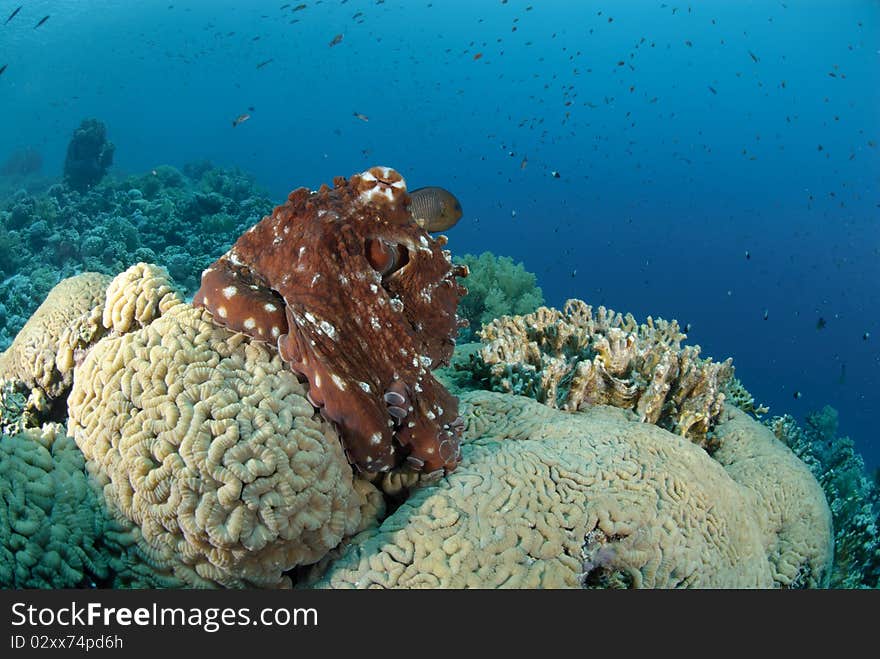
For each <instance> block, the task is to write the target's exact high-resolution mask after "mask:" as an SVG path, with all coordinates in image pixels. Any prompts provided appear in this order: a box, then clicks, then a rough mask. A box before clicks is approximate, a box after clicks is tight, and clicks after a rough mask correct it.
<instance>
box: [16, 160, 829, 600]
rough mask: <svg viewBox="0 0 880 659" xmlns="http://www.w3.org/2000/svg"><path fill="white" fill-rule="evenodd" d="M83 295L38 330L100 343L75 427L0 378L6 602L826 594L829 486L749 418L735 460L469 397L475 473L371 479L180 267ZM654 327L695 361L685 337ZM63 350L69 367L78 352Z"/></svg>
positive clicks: (725, 446)
mask: <svg viewBox="0 0 880 659" xmlns="http://www.w3.org/2000/svg"><path fill="white" fill-rule="evenodd" d="M381 174H382V176H381V177H377V178H382V177H385V176H386V173H384V172H382V173H381ZM389 178H390V177H389ZM397 189H399V188H397ZM361 192H363V190H362V191H361ZM359 194H360V193H359ZM367 194H368V195H376V194H378V195H383V197H384V198H385V199H389V197H388V196H387V195H388V194H390V195H391V198H392V199H393V196H394V191H393V190H392V191H391V192H390V193H388V192H383V189H382V188H380V189H379V191H378V192H373V193H367ZM369 203H372V202H371V201H370V202H369ZM345 231H346V230H344V229H343V230H342V233H345ZM419 242H420V241H419ZM386 247H387V245H386ZM377 253H378V255H379V256H381V255H382V254H383V253H384V252H383V251H382V250H379V251H378V252H377ZM377 253H374V254H373V256H372V257H371V258H373V259H376V258H378V257H377V255H376V254H377ZM431 254H432V257H433V254H434V252H433V250H432V251H431ZM400 256H402V255H401V253H398V257H400ZM407 258H408V257H407ZM424 258H426V259H427V258H429V257H428V254H427V253H425V254H424ZM444 260H445V255H444ZM408 262H412V261H408ZM416 262H418V261H416ZM353 276H356V275H353ZM74 283H76V284H77V285H76V286H75V287H74V288H69V287H70V286H71V284H70V283H69V282H68V283H65V282H62V283H61V284H59V287H60V289H61V290H62V291H76V293H75V294H73V293H71V294H70V301H71V304H76V305H78V307H77V309H76V311H77V313H72V312H71V313H68V314H61V315H56V313H61V309H58V310H56V311H53V313H45V312H43V313H40V314H39V315H35V321H34V322H35V326H38V327H40V328H42V330H41V331H42V332H44V333H45V334H46V336H49V337H61V336H68V337H70V336H74V335H75V336H77V337H79V338H78V339H77V340H76V341H73V340H72V339H70V338H68V339H64V340H61V339H58V338H52V339H51V340H49V341H48V343H49V344H51V345H52V346H59V345H60V346H65V348H64V350H65V351H66V350H68V349H69V350H70V353H69V354H68V353H67V352H65V353H64V354H66V355H67V356H66V357H65V358H64V359H62V360H61V361H62V362H63V364H64V367H63V368H62V369H60V370H58V369H56V371H57V374H56V375H55V376H54V377H53V378H51V379H50V380H49V382H50V383H51V384H52V386H53V387H57V389H51V390H52V391H53V392H54V393H57V396H58V397H57V398H56V399H54V400H55V402H56V403H59V404H60V403H61V402H63V403H64V405H63V406H60V405H58V404H56V405H54V406H53V409H52V416H53V418H57V419H58V420H64V421H65V423H66V426H65V425H62V424H60V423H56V422H46V421H45V419H44V418H42V417H41V416H40V415H39V414H32V413H31V411H30V408H29V404H30V401H31V398H32V397H33V396H34V392H43V389H41V388H40V386H42V385H40V379H39V377H37V375H34V374H33V373H31V369H28V368H25V369H24V370H19V368H18V366H15V373H14V374H13V373H10V372H8V371H7V370H0V379H4V381H3V382H2V383H0V411H2V413H0V426H2V429H3V435H2V438H0V451H2V455H0V457H2V459H0V486H2V487H3V488H4V489H3V490H2V492H3V501H4V503H5V506H4V507H2V508H0V554H2V555H0V558H2V561H0V585H2V586H4V587H23V586H36V587H48V586H54V587H59V586H91V585H95V586H111V587H126V586H133V587H181V586H185V587H289V586H297V587H303V588H305V587H310V586H317V587H388V588H412V587H444V588H459V587H479V588H511V587H519V588H525V587H560V588H562V587H565V588H568V587H571V588H583V587H643V588H647V587H815V586H824V585H826V584H827V583H828V575H829V573H830V565H831V547H832V544H831V543H832V535H831V516H830V512H829V510H828V505H827V504H826V502H825V499H824V497H823V494H822V490H821V488H820V486H819V484H818V483H817V482H816V480H815V479H814V478H813V476H812V475H811V474H810V472H809V469H808V468H807V467H806V466H805V465H804V464H803V463H802V462H800V461H799V460H798V459H797V458H796V457H795V455H794V454H793V453H792V452H791V451H790V450H789V449H788V448H786V447H785V446H784V445H783V444H782V443H781V442H779V441H778V440H777V439H776V438H775V437H774V436H773V434H772V433H771V431H770V430H769V429H767V428H765V427H763V426H761V425H760V424H758V423H757V422H756V421H754V420H753V419H751V418H750V417H748V415H747V414H745V413H744V412H742V411H741V410H739V409H737V408H736V407H734V406H730V407H729V408H727V409H724V410H723V411H722V412H720V413H719V414H718V415H717V416H716V417H714V420H713V422H714V423H715V427H714V429H713V434H714V436H716V437H717V438H718V440H719V441H718V444H719V445H720V448H718V449H717V450H716V451H714V453H711V454H710V453H709V452H707V451H705V450H703V449H701V448H700V447H699V446H697V445H695V444H694V443H693V442H692V441H689V439H687V438H684V437H681V436H679V435H677V434H673V433H671V432H669V431H667V430H664V429H663V428H661V427H658V426H657V425H652V424H648V423H642V422H641V421H640V415H639V414H638V406H637V405H634V406H632V407H631V409H618V408H614V407H610V406H606V405H602V404H598V403H596V404H591V405H587V406H583V407H582V409H580V410H572V411H562V410H556V409H552V408H551V407H549V406H547V405H543V404H540V403H538V402H536V401H534V400H531V399H529V398H526V397H522V396H515V395H511V394H509V393H496V392H487V391H463V390H461V393H460V395H461V396H462V405H461V416H462V422H461V425H460V426H459V427H458V428H456V430H461V431H462V433H463V434H462V442H463V443H462V446H461V451H460V453H461V456H462V462H461V463H460V464H458V465H457V468H456V469H455V470H450V471H449V472H448V473H447V474H446V475H445V478H439V479H438V478H436V477H433V478H432V477H431V475H430V474H429V473H427V472H425V471H424V470H418V469H413V468H411V467H410V466H409V465H408V464H404V465H401V466H399V467H396V468H394V469H392V470H390V471H386V472H382V471H377V472H368V473H366V474H358V473H357V472H356V470H355V469H354V468H353V466H352V465H351V464H349V462H348V460H347V459H346V456H345V451H344V443H343V442H344V437H341V436H340V433H339V432H337V427H336V425H335V424H334V423H333V422H331V421H328V420H325V419H324V418H323V417H322V415H321V414H319V412H318V411H317V410H316V409H315V406H314V405H313V403H312V402H311V400H310V399H312V398H313V394H312V385H311V383H310V382H308V381H307V380H306V379H305V378H301V377H299V376H298V374H297V373H296V372H294V371H293V370H291V368H290V367H289V364H288V362H287V361H286V359H285V358H284V354H283V350H282V351H279V350H278V348H277V347H276V346H275V345H273V343H272V342H271V341H264V340H258V339H256V338H254V337H252V336H250V335H248V334H247V333H245V332H236V331H233V330H231V329H228V328H225V327H221V326H220V325H218V324H217V323H216V322H215V321H216V316H213V315H212V314H211V313H210V312H209V311H208V310H206V309H200V308H194V307H193V306H191V305H190V304H188V303H187V302H185V301H184V300H183V299H182V296H181V294H180V293H178V290H177V286H176V284H175V282H174V281H173V280H172V278H171V277H170V275H169V274H168V272H167V271H166V270H165V269H164V268H161V267H159V266H156V265H151V264H147V263H137V264H135V265H134V266H132V267H131V268H129V269H128V270H126V271H124V272H121V273H120V274H118V275H117V276H116V277H115V278H114V279H113V280H112V281H110V282H109V284H108V283H107V281H106V279H105V278H103V277H93V276H92V277H88V278H86V279H82V280H75V282H74ZM377 287H378V284H377ZM251 290H253V289H251ZM55 295H56V292H53V293H52V294H51V295H50V298H53V299H55V298H54V297H53V296H55ZM233 297H234V296H233ZM441 299H442V298H441ZM578 309H580V311H579V313H580V317H581V319H582V320H583V319H585V318H592V316H590V315H589V314H588V313H587V311H586V310H585V309H584V308H583V307H578ZM303 313H305V312H303ZM538 313H539V314H540V313H543V314H547V313H548V311H547V310H544V311H539V312H538ZM41 319H42V320H41ZM84 319H87V320H88V322H85V320H84ZM284 320H288V318H287V317H285V319H284ZM586 322H587V321H583V322H582V324H586ZM595 324H596V325H597V326H603V327H604V330H603V332H604V334H602V333H600V334H601V336H605V335H612V336H614V335H615V334H616V333H615V332H613V331H612V330H614V329H618V328H623V327H626V328H628V330H629V333H630V334H632V335H633V336H637V338H640V337H642V336H643V335H649V333H648V332H647V330H645V329H643V330H641V333H639V332H640V330H638V328H637V326H636V325H635V322H634V321H633V320H632V319H631V318H629V319H621V318H619V317H618V316H617V315H612V314H609V312H607V311H604V310H600V312H599V313H598V314H597V317H596V320H595ZM647 327H648V329H651V330H653V331H654V332H655V335H654V336H653V340H654V341H655V342H656V343H658V344H661V345H665V346H667V347H668V348H669V349H670V350H672V349H677V348H678V344H677V341H678V340H679V339H680V332H678V330H677V327H676V326H675V325H674V324H662V323H659V322H655V323H653V324H652V325H649V326H647ZM74 330H76V331H75V332H74ZM359 331H364V330H363V328H360V329H359ZM549 331H552V330H548V332H549ZM33 332H34V330H33V326H32V327H31V328H29V329H28V330H27V334H28V335H29V334H32V333H33ZM597 333H599V332H598V331H597ZM571 334H572V333H571V332H569V334H568V335H571ZM568 335H567V336H568ZM354 336H355V337H357V336H360V334H359V333H356V334H355V335H354ZM367 336H371V335H370V334H367ZM618 338H619V340H620V341H621V342H622V344H623V345H626V344H627V339H626V335H624V336H622V337H618ZM15 345H19V346H20V345H22V343H21V342H19V341H18V340H16V343H15ZM39 345H42V343H39ZM346 345H347V344H346ZM598 345H600V346H604V344H603V343H601V341H599V342H598ZM606 350H608V349H606ZM610 350H611V353H610V354H615V352H614V349H610ZM655 350H659V349H658V348H655ZM32 352H33V351H32ZM50 352H51V353H52V354H53V355H55V357H53V358H52V360H54V361H53V363H57V362H58V357H57V355H58V354H60V353H61V351H60V350H59V349H57V348H53V350H52V351H50ZM21 354H26V353H21ZM34 354H37V353H36V352H35V353H34ZM321 354H322V355H323V353H321ZM596 354H597V355H599V354H602V350H601V349H599V348H597V349H596ZM646 354H649V355H650V354H655V353H652V352H651V350H648V351H647V352H646ZM663 356H664V353H662V351H660V354H659V356H658V357H657V359H658V360H662V358H663ZM52 360H50V361H52ZM25 361H26V360H25ZM463 362H466V359H465V358H464V354H463V352H462V354H460V355H459V356H458V359H457V363H463ZM328 363H331V362H329V361H328ZM332 363H333V364H334V366H335V362H332ZM615 363H616V362H615ZM4 364H5V365H6V366H5V367H4V369H10V368H13V367H14V365H15V364H18V362H13V361H9V360H7V361H5V362H4ZM19 366H20V364H19ZM615 368H617V367H616V366H615ZM43 370H45V369H43ZM50 370H51V369H50ZM40 372H42V370H41V371H40ZM53 372H54V371H53ZM25 378H29V379H28V380H27V382H25ZM68 381H69V382H71V383H72V385H64V384H63V382H68ZM46 386H47V387H48V385H46ZM438 386H439V385H438ZM671 389H672V390H674V387H673V388H671ZM377 390H379V389H377ZM694 390H695V389H691V391H694ZM456 391H459V390H458V388H456ZM555 391H556V392H557V395H558V392H559V391H560V388H558V387H557V389H556V390H555ZM28 392H30V393H28ZM43 395H44V396H45V395H46V394H45V393H44V394H43ZM450 395H451V394H450ZM389 398H390V400H389ZM381 399H382V403H383V404H384V405H389V406H396V405H397V404H399V400H398V399H397V398H396V397H394V396H387V395H382V396H381ZM346 409H349V411H350V413H352V414H360V413H362V408H359V407H357V405H355V406H354V407H352V408H346ZM391 416H393V414H392V415H391ZM65 417H66V418H65ZM34 426H36V427H34ZM13 433H14V434H13ZM71 438H72V439H71ZM371 481H372V482H371ZM374 483H375V484H374ZM377 486H378V487H377ZM61 538H63V539H64V540H63V542H62V541H61V540H59V539H61Z"/></svg>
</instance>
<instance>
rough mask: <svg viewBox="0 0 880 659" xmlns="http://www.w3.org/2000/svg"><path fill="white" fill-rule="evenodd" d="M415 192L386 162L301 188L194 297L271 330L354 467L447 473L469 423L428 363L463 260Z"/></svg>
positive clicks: (447, 345)
mask: <svg viewBox="0 0 880 659" xmlns="http://www.w3.org/2000/svg"><path fill="white" fill-rule="evenodd" d="M409 203H410V199H409V196H408V195H407V192H406V183H405V182H404V180H403V177H401V175H400V174H398V173H397V172H396V171H394V170H393V169H390V168H387V167H373V168H372V169H370V170H369V171H366V172H362V173H361V174H355V175H354V176H352V177H351V178H350V179H349V180H348V181H346V180H345V179H344V178H343V177H337V178H336V179H334V181H333V188H330V187H328V186H326V185H322V186H321V188H320V189H319V190H318V191H317V192H311V191H309V190H307V189H305V188H299V189H298V190H294V191H293V192H291V193H290V195H289V197H288V199H287V203H285V204H282V205H281V206H278V207H277V208H275V210H274V211H273V212H272V214H271V215H268V216H266V217H264V218H263V219H262V220H261V221H260V222H258V223H257V224H256V225H254V226H253V227H251V228H250V229H248V230H247V232H245V233H244V234H243V235H242V236H241V237H239V239H238V240H237V241H236V243H235V244H234V245H233V246H232V249H230V250H229V251H228V252H227V253H226V254H224V255H223V256H221V257H220V258H219V259H218V260H217V261H216V262H214V263H213V264H212V265H211V267H209V268H208V269H206V270H205V271H204V272H203V273H202V283H201V288H199V290H198V291H197V292H196V294H195V298H194V301H193V304H195V305H196V306H202V307H205V308H206V309H207V310H208V311H210V312H211V314H212V315H213V317H214V320H215V322H217V323H219V324H221V325H223V326H225V327H228V328H229V329H231V330H234V331H237V332H243V333H245V334H247V335H249V336H251V337H253V338H254V339H258V340H261V341H271V342H274V343H275V344H276V345H277V346H278V350H279V352H280V354H281V357H282V359H284V360H285V361H286V362H287V363H289V364H290V366H291V368H292V369H293V370H294V371H295V372H297V373H299V374H301V375H303V376H305V377H306V378H308V381H309V399H310V400H311V402H312V404H313V405H315V406H316V407H319V408H320V409H321V412H322V414H323V415H324V417H325V418H327V419H329V420H331V421H333V422H335V423H336V424H337V425H338V428H339V430H340V435H341V438H342V442H343V446H344V447H345V453H346V456H347V457H348V460H349V462H351V463H352V464H354V465H355V466H356V467H357V468H358V469H360V470H362V471H368V472H377V471H387V470H389V469H391V468H393V467H395V466H398V465H401V464H406V465H407V466H409V467H410V468H412V469H416V470H423V471H424V472H426V473H432V474H433V473H435V472H436V473H438V474H440V473H443V472H442V471H441V470H447V471H450V470H452V469H454V468H455V467H456V465H457V464H458V462H459V461H460V459H461V454H460V449H459V441H460V436H461V431H462V429H463V423H462V420H461V417H459V415H458V399H456V398H455V397H454V396H452V394H450V393H449V392H448V391H447V390H446V389H445V388H444V387H443V385H441V384H440V383H439V382H438V381H437V380H436V379H435V378H434V376H433V375H432V374H431V369H432V368H435V367H437V366H441V365H445V364H448V363H449V358H450V356H451V355H452V350H453V348H454V347H455V336H456V334H457V332H458V328H459V326H461V325H462V324H463V321H460V320H459V319H458V318H457V316H456V314H455V311H456V308H457V306H458V302H459V300H460V299H461V297H462V296H463V295H464V294H465V293H466V292H467V290H466V289H465V288H464V287H463V286H461V285H460V284H459V283H458V281H457V280H456V277H463V276H466V275H467V268H466V267H465V266H459V265H454V264H453V263H452V260H451V257H450V254H449V252H448V251H447V250H445V249H443V246H444V245H445V244H446V238H445V236H438V237H437V238H433V237H431V235H430V234H428V233H427V232H426V231H425V229H423V228H422V227H420V226H419V225H418V224H417V223H416V222H415V221H413V219H412V217H411V215H410V212H409Z"/></svg>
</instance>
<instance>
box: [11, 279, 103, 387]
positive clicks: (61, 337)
mask: <svg viewBox="0 0 880 659" xmlns="http://www.w3.org/2000/svg"><path fill="white" fill-rule="evenodd" d="M109 281H110V277H108V276H106V275H102V274H98V273H95V272H86V273H83V274H81V275H76V276H75V277H69V278H67V279H64V280H63V281H61V282H60V283H58V285H57V286H55V288H53V289H52V290H51V291H50V292H49V295H48V296H47V297H46V300H45V301H44V302H43V303H42V304H41V305H40V307H39V308H38V309H37V310H36V311H35V312H34V315H33V316H31V317H30V320H28V321H27V323H26V324H25V326H24V327H23V328H22V329H21V331H20V332H19V333H18V335H17V336H16V337H15V340H14V341H13V342H12V345H11V346H9V349H8V350H6V352H4V353H3V354H0V377H4V378H8V379H17V380H21V381H22V382H24V383H26V384H27V385H28V386H29V387H31V388H35V389H39V390H40V391H42V392H43V393H44V394H45V395H46V396H48V397H49V398H57V397H60V396H62V395H63V394H64V393H65V392H66V391H67V389H68V388H69V387H70V384H71V382H72V379H73V366H74V352H75V351H76V350H77V349H78V348H81V347H83V346H85V345H87V344H88V343H89V342H91V341H93V340H94V339H95V338H96V337H97V336H99V335H100V334H101V332H102V331H103V329H102V328H101V323H100V315H101V310H102V308H103V305H104V290H105V288H106V287H107V283H108V282H109Z"/></svg>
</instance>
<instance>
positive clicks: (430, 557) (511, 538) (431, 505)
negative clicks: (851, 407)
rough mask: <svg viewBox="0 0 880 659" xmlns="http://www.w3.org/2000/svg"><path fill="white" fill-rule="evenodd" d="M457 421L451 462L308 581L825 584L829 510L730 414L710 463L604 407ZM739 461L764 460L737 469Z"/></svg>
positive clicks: (774, 446)
mask: <svg viewBox="0 0 880 659" xmlns="http://www.w3.org/2000/svg"><path fill="white" fill-rule="evenodd" d="M462 413H463V415H464V417H465V419H466V420H467V422H468V427H467V430H466V432H465V436H466V442H465V444H464V445H463V447H462V453H463V462H462V463H461V465H460V466H459V467H458V468H457V469H456V470H455V471H454V472H453V473H452V474H450V475H448V476H447V478H446V479H444V480H443V481H440V482H439V483H437V484H436V485H434V486H430V487H423V488H421V489H419V490H416V491H415V493H414V494H413V495H412V496H411V497H410V499H409V500H408V501H406V502H405V503H404V504H403V505H402V506H401V508H400V509H398V510H397V511H396V512H395V513H393V514H392V515H391V516H390V517H388V518H387V519H386V520H385V521H384V522H383V523H382V524H381V526H379V527H378V528H374V529H370V530H368V531H365V532H363V533H361V534H359V535H358V536H356V537H355V538H353V539H352V541H351V544H350V545H349V546H348V548H347V550H345V551H342V552H341V553H340V556H339V558H337V559H336V560H335V561H334V562H332V563H331V562H327V563H325V564H323V565H322V566H321V567H322V569H326V572H324V574H323V575H322V576H320V577H316V578H317V579H318V581H317V583H316V585H318V586H320V587H334V588H352V587H359V588H366V587H379V588H425V587H429V588H438V587H441V588H464V587H474V588H536V587H544V588H546V587H549V588H577V587H594V586H599V587H615V586H616V587H640V588H667V587H714V588H718V587H749V588H756V587H778V586H787V585H800V586H819V585H823V584H825V583H826V578H827V575H828V571H829V568H830V550H831V545H830V542H831V537H830V514H829V511H828V507H827V505H826V503H825V500H824V497H823V495H822V492H821V489H820V488H819V485H818V483H816V481H815V480H814V479H813V478H812V476H810V474H809V472H808V471H807V470H806V469H803V468H801V465H799V462H798V460H797V458H796V457H795V456H794V455H793V454H792V453H791V452H790V451H787V450H785V449H784V448H782V447H781V445H779V443H778V442H776V441H775V440H774V439H773V437H772V436H768V432H767V431H766V430H763V429H761V427H760V426H759V425H758V424H757V423H755V422H753V421H749V420H747V419H746V420H744V419H743V418H742V417H741V416H738V411H735V412H733V413H732V415H731V416H729V417H725V419H726V421H725V423H730V424H731V426H730V428H729V430H728V432H729V434H735V435H736V437H735V438H734V437H732V436H731V437H730V445H729V446H728V447H727V448H726V449H725V451H726V453H724V456H725V461H724V465H722V464H720V463H719V462H718V461H716V460H714V459H713V458H711V457H710V456H709V455H708V454H707V453H706V452H705V451H703V450H701V449H700V448H699V447H697V446H695V445H694V444H692V443H690V442H688V441H686V440H684V439H682V438H680V437H676V436H674V435H672V434H670V433H669V432H667V431H665V430H662V429H660V428H658V427H656V426H652V425H648V424H644V423H640V422H639V421H638V419H637V417H636V415H635V414H634V413H633V412H630V411H625V410H620V409H615V408H610V407H605V406H595V407H591V408H590V409H589V410H587V411H584V412H577V413H571V414H566V413H563V412H560V411H557V410H553V409H551V408H549V407H546V406H543V405H540V404H537V403H535V402H533V401H531V400H529V399H526V398H522V397H515V396H510V395H502V394H497V393H490V392H475V393H468V394H464V395H463V398H462ZM722 425H723V424H722ZM749 451H751V454H752V455H755V456H757V455H761V456H764V457H767V458H770V459H768V460H767V461H766V462H765V461H761V460H751V461H750V460H748V459H747V456H748V454H749ZM725 467H726V469H725ZM771 489H772V490H775V491H776V494H773V495H771V496H770V497H769V500H767V499H766V498H765V497H764V493H767V492H768V491H769V490H771Z"/></svg>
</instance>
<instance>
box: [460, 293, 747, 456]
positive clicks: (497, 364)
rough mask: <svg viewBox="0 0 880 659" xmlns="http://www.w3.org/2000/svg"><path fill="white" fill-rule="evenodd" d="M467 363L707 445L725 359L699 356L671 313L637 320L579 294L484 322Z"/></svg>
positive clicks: (559, 402) (568, 406)
mask: <svg viewBox="0 0 880 659" xmlns="http://www.w3.org/2000/svg"><path fill="white" fill-rule="evenodd" d="M481 336H482V343H483V347H482V348H481V349H480V351H479V353H477V354H476V355H475V356H474V358H473V359H472V360H471V363H470V365H469V368H470V369H471V370H472V371H473V372H474V374H475V375H476V377H477V378H479V379H481V380H482V381H483V382H484V384H485V385H486V386H488V387H489V388H491V389H493V390H496V391H506V392H510V393H515V394H522V395H526V396H530V397H532V398H535V399H536V400H538V401H540V402H542V403H545V404H547V405H549V406H550V407H557V408H561V409H564V410H569V411H572V410H578V409H583V408H585V407H587V406H589V405H597V404H598V405H614V406H615V407H621V408H625V409H632V410H635V411H636V412H637V413H638V415H639V418H640V419H641V420H642V421H644V422H646V423H654V424H658V425H660V426H661V427H664V428H667V429H669V430H671V431H672V432H674V433H676V434H679V435H682V436H685V437H688V438H690V439H691V440H693V441H694V442H696V443H699V444H700V445H701V446H703V447H705V448H708V449H710V450H711V449H713V448H714V444H713V442H712V439H711V437H710V435H709V433H710V430H711V429H712V426H713V425H714V423H715V422H716V420H717V419H718V416H719V415H720V413H721V411H722V409H723V405H724V394H723V393H722V388H723V386H724V384H725V383H726V382H727V381H728V380H729V379H730V378H731V377H732V376H733V366H732V362H731V360H730V359H728V360H727V361H724V362H721V363H717V362H712V361H711V360H710V359H701V358H700V356H699V355H700V347H699V346H687V347H684V348H682V347H681V345H680V343H681V341H682V340H683V339H684V338H686V337H685V335H684V334H682V333H681V332H680V331H679V327H678V323H676V322H675V321H674V320H673V321H672V322H667V321H665V320H662V319H657V320H654V319H652V318H650V317H649V318H648V321H647V323H645V324H641V325H639V324H637V323H636V321H635V319H634V318H633V317H632V315H630V314H627V315H626V316H623V315H621V314H619V313H615V312H613V311H610V310H608V309H606V308H605V307H599V308H598V309H597V310H596V312H595V313H594V312H593V308H592V307H591V306H589V305H587V304H585V303H584V302H582V301H580V300H569V301H568V302H566V304H565V308H564V310H563V311H561V312H560V311H559V310H557V309H550V308H547V307H541V308H539V309H538V310H537V311H536V312H535V313H533V314H528V315H526V316H514V317H508V316H505V317H503V318H500V319H498V320H495V321H492V322H491V323H489V324H487V325H485V326H484V327H483V330H482V332H481Z"/></svg>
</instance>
